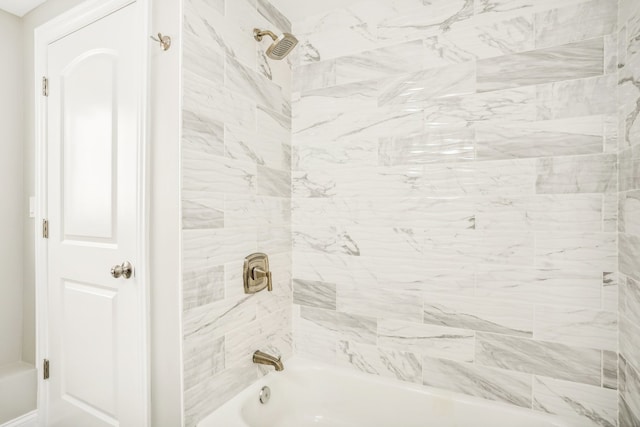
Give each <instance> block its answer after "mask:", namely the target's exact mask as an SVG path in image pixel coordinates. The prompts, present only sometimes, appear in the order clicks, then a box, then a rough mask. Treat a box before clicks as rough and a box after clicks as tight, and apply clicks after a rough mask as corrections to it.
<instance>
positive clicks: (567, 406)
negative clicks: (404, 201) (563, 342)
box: [533, 376, 618, 427]
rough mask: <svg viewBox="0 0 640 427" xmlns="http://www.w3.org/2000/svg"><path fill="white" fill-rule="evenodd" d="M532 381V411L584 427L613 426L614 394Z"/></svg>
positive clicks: (557, 382)
mask: <svg viewBox="0 0 640 427" xmlns="http://www.w3.org/2000/svg"><path fill="white" fill-rule="evenodd" d="M534 381H535V383H534V385H533V408H534V409H536V410H538V411H542V412H547V413H550V414H554V415H560V416H564V417H570V418H575V419H577V420H579V422H580V423H581V424H580V425H584V426H585V427H586V426H602V427H615V426H616V425H617V410H618V396H617V392H616V391H615V390H608V389H604V388H601V387H597V386H596V387H594V386H590V385H584V384H577V383H572V382H568V381H561V380H556V379H552V378H544V377H539V376H536V377H535V380H534Z"/></svg>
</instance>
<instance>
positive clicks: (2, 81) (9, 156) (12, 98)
mask: <svg viewBox="0 0 640 427" xmlns="http://www.w3.org/2000/svg"><path fill="white" fill-rule="evenodd" d="M21 24H22V23H21V20H20V19H19V18H17V17H15V16H13V15H10V14H8V13H5V12H2V11H0V39H1V40H3V43H0V62H2V64H3V65H2V66H1V67H0V144H1V146H2V151H1V152H0V182H1V184H0V185H1V190H0V198H1V200H2V204H1V207H0V272H1V274H2V279H1V280H0V290H1V292H2V296H1V297H0V342H1V343H2V345H0V365H2V364H4V363H7V362H15V361H18V360H20V358H21V356H22V354H21V353H22V344H21V343H22V322H21V319H22V283H23V279H22V269H21V266H22V247H23V240H24V239H23V236H22V224H23V221H24V217H25V216H26V215H25V213H24V211H23V204H22V161H21V159H22V141H23V133H22V132H23V129H22V127H21V125H20V124H21V123H22V102H23V95H22V93H21V92H22V91H21V84H22V75H23V73H22V32H21Z"/></svg>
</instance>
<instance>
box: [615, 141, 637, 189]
mask: <svg viewBox="0 0 640 427" xmlns="http://www.w3.org/2000/svg"><path fill="white" fill-rule="evenodd" d="M619 159H620V163H619V166H618V167H619V171H618V181H619V185H620V191H630V190H638V189H640V144H639V145H636V146H634V147H632V148H629V149H626V150H623V151H621V152H620V154H619Z"/></svg>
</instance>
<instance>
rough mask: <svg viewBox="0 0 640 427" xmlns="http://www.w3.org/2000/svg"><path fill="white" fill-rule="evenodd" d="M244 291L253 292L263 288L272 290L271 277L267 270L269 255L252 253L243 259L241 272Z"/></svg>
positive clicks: (246, 292)
mask: <svg viewBox="0 0 640 427" xmlns="http://www.w3.org/2000/svg"><path fill="white" fill-rule="evenodd" d="M242 276H243V278H244V293H245V294H255V293H256V292H260V291H262V290H263V289H265V288H266V289H267V290H268V291H269V292H271V291H272V290H273V278H272V277H271V271H269V257H268V256H267V254H263V253H260V252H258V253H254V254H251V255H249V256H248V257H246V258H245V259H244V267H243V274H242Z"/></svg>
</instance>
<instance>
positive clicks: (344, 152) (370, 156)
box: [292, 138, 379, 171]
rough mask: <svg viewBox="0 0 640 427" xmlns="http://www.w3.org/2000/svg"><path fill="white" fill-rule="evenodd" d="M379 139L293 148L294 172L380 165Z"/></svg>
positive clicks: (358, 139)
mask: <svg viewBox="0 0 640 427" xmlns="http://www.w3.org/2000/svg"><path fill="white" fill-rule="evenodd" d="M378 144H379V143H378V140H377V138H371V139H368V138H367V139H364V138H356V139H347V140H345V141H344V142H342V143H340V144H327V142H325V141H312V142H309V143H304V144H302V143H300V144H296V145H294V147H293V159H292V162H293V168H292V169H293V170H299V171H306V170H313V169H321V168H325V167H336V166H346V165H349V166H351V167H358V166H376V165H378Z"/></svg>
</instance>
